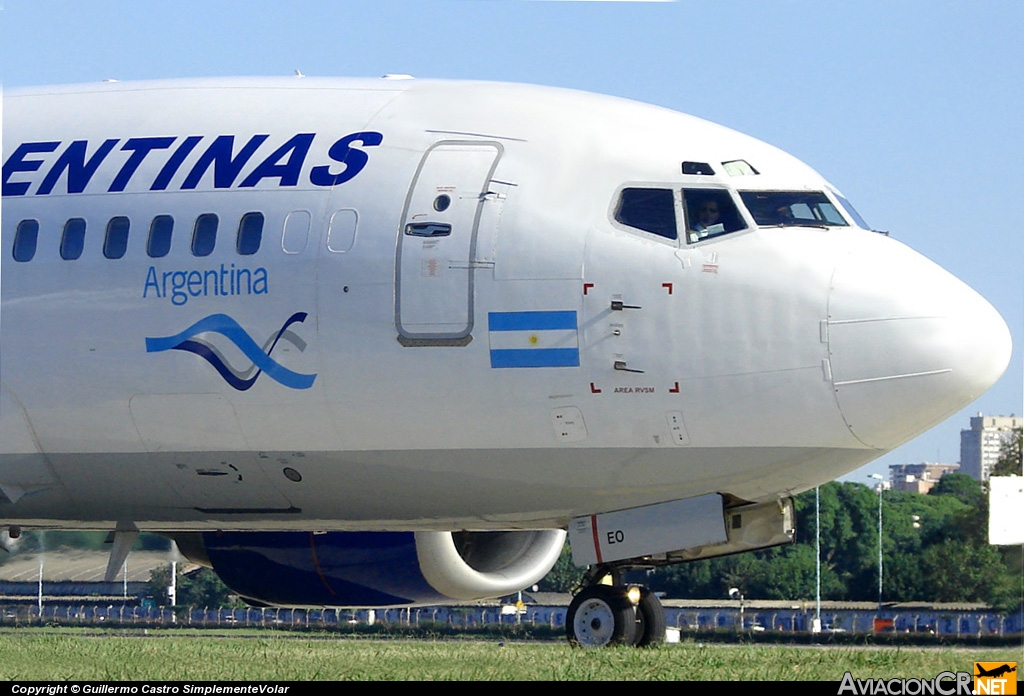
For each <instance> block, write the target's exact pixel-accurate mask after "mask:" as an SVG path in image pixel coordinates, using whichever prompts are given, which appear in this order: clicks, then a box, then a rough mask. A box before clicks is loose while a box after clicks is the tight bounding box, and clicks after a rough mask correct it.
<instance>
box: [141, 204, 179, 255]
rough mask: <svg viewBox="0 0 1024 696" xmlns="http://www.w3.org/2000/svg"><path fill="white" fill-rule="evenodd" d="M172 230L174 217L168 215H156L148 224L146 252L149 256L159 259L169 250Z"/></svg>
mask: <svg viewBox="0 0 1024 696" xmlns="http://www.w3.org/2000/svg"><path fill="white" fill-rule="evenodd" d="M173 231H174V218H173V217H171V216H170V215H157V216H156V217H155V218H153V222H151V223H150V224H149V239H147V240H146V253H147V254H149V256H150V257H151V258H154V259H160V258H163V257H164V256H167V254H168V252H170V250H171V233H172V232H173Z"/></svg>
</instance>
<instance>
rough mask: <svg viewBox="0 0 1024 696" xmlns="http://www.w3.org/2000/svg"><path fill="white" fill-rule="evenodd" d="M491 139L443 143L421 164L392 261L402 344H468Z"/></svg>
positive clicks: (495, 150) (491, 164) (494, 156)
mask: <svg viewBox="0 0 1024 696" xmlns="http://www.w3.org/2000/svg"><path fill="white" fill-rule="evenodd" d="M501 153H502V148H501V145H499V144H498V143H493V142H468V141H443V142H440V143H437V144H435V145H433V146H432V147H431V148H430V149H429V150H427V152H426V154H425V155H424V156H423V160H422V161H421V162H420V166H419V169H418V170H417V172H416V176H415V178H414V179H413V182H412V186H411V187H410V189H409V194H408V196H407V198H406V204H405V211H404V213H403V215H402V224H401V227H400V228H399V230H398V244H397V254H396V258H395V285H396V287H395V325H396V327H397V328H398V334H399V341H401V342H402V343H403V345H407V346H418V345H424V346H426V345H465V344H467V343H469V341H470V340H471V338H470V334H471V333H472V331H473V269H474V259H475V257H476V240H477V229H478V227H479V224H480V213H481V210H482V208H483V204H484V202H485V200H486V198H487V197H486V194H487V191H488V189H487V186H488V183H489V182H490V179H491V175H492V174H493V173H494V168H495V167H496V166H497V164H498V159H499V158H500V157H501Z"/></svg>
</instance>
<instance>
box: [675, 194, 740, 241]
mask: <svg viewBox="0 0 1024 696" xmlns="http://www.w3.org/2000/svg"><path fill="white" fill-rule="evenodd" d="M683 209H684V210H685V211H686V230H687V231H686V240H687V241H688V242H689V243H690V244H693V243H694V242H699V241H700V240H702V239H707V238H709V237H717V236H719V235H722V234H728V233H730V232H735V231H737V230H742V229H744V228H746V226H747V223H745V222H744V221H743V217H742V216H741V215H740V212H739V210H737V209H736V204H735V203H733V200H732V196H730V195H729V192H728V191H725V190H723V189H683Z"/></svg>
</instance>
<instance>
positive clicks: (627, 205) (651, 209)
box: [615, 188, 679, 239]
mask: <svg viewBox="0 0 1024 696" xmlns="http://www.w3.org/2000/svg"><path fill="white" fill-rule="evenodd" d="M615 220H616V221H617V222H620V223H622V224H623V225H626V226H627V227H633V228H636V229H638V230H643V231H644V232H650V233H651V234H656V235H658V236H659V237H665V238H666V239H676V238H678V236H679V235H678V231H677V230H676V206H675V199H674V197H673V194H672V191H671V189H655V188H627V189H622V193H621V194H620V196H619V205H618V207H617V208H616V210H615Z"/></svg>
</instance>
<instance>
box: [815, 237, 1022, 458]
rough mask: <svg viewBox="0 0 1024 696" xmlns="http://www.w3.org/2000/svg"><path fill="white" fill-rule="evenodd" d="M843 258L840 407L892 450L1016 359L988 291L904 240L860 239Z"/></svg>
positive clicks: (832, 315)
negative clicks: (971, 284)
mask: <svg viewBox="0 0 1024 696" xmlns="http://www.w3.org/2000/svg"><path fill="white" fill-rule="evenodd" d="M861 241H864V244H862V245H861V244H859V245H858V246H857V247H855V248H854V249H853V250H851V252H850V253H849V254H848V255H847V256H846V257H845V258H844V259H843V260H841V261H840V262H839V263H838V265H837V266H836V269H835V273H834V274H833V278H832V286H831V288H830V291H829V303H828V320H827V322H826V323H827V326H826V327H825V328H826V333H827V342H828V348H829V363H830V367H831V372H832V381H833V385H834V387H835V391H836V399H837V402H838V404H839V410H840V411H841V412H842V414H843V418H844V419H845V421H846V424H847V426H848V427H849V428H850V431H851V432H852V433H853V434H854V435H855V436H856V437H857V438H858V439H859V440H860V441H861V442H863V443H864V444H865V445H868V446H869V447H878V448H881V449H891V448H893V447H895V446H897V445H899V444H902V443H903V442H906V441H907V440H909V439H910V438H912V437H914V436H915V435H917V434H918V433H921V432H923V431H924V430H927V429H928V428H930V427H931V426H933V425H935V424H936V423H938V422H940V421H942V420H943V419H945V418H947V417H948V416H950V415H952V414H953V413H956V412H957V411H958V410H960V409H961V408H963V407H964V406H966V405H968V404H969V403H971V402H972V401H974V400H975V399H976V398H978V397H979V396H981V394H982V393H984V392H985V390H987V389H988V388H989V387H991V386H992V385H993V384H994V383H995V382H996V380H998V379H999V378H1000V377H1001V376H1002V374H1003V372H1004V371H1005V370H1006V366H1007V364H1008V363H1009V360H1010V350H1011V341H1010V331H1009V328H1008V327H1007V326H1006V322H1005V321H1003V318H1002V317H1001V316H999V313H998V312H996V310H995V308H993V307H992V305H990V304H989V303H988V302H987V301H986V300H985V299H984V298H983V297H981V295H979V294H978V293H976V292H975V291H974V290H972V289H971V288H969V287H967V285H965V284H964V283H963V282H961V281H960V280H958V279H957V278H956V277H954V276H953V275H951V274H950V273H948V272H947V271H945V270H944V269H942V268H941V267H939V266H938V265H936V264H935V263H933V262H931V261H929V260H928V259H926V258H925V257H923V256H921V255H920V254H918V253H917V252H914V251H913V250H911V249H909V248H907V247H906V246H904V245H902V244H900V243H898V242H896V241H894V240H891V239H888V238H886V237H876V238H873V239H870V240H867V239H865V240H861Z"/></svg>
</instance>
